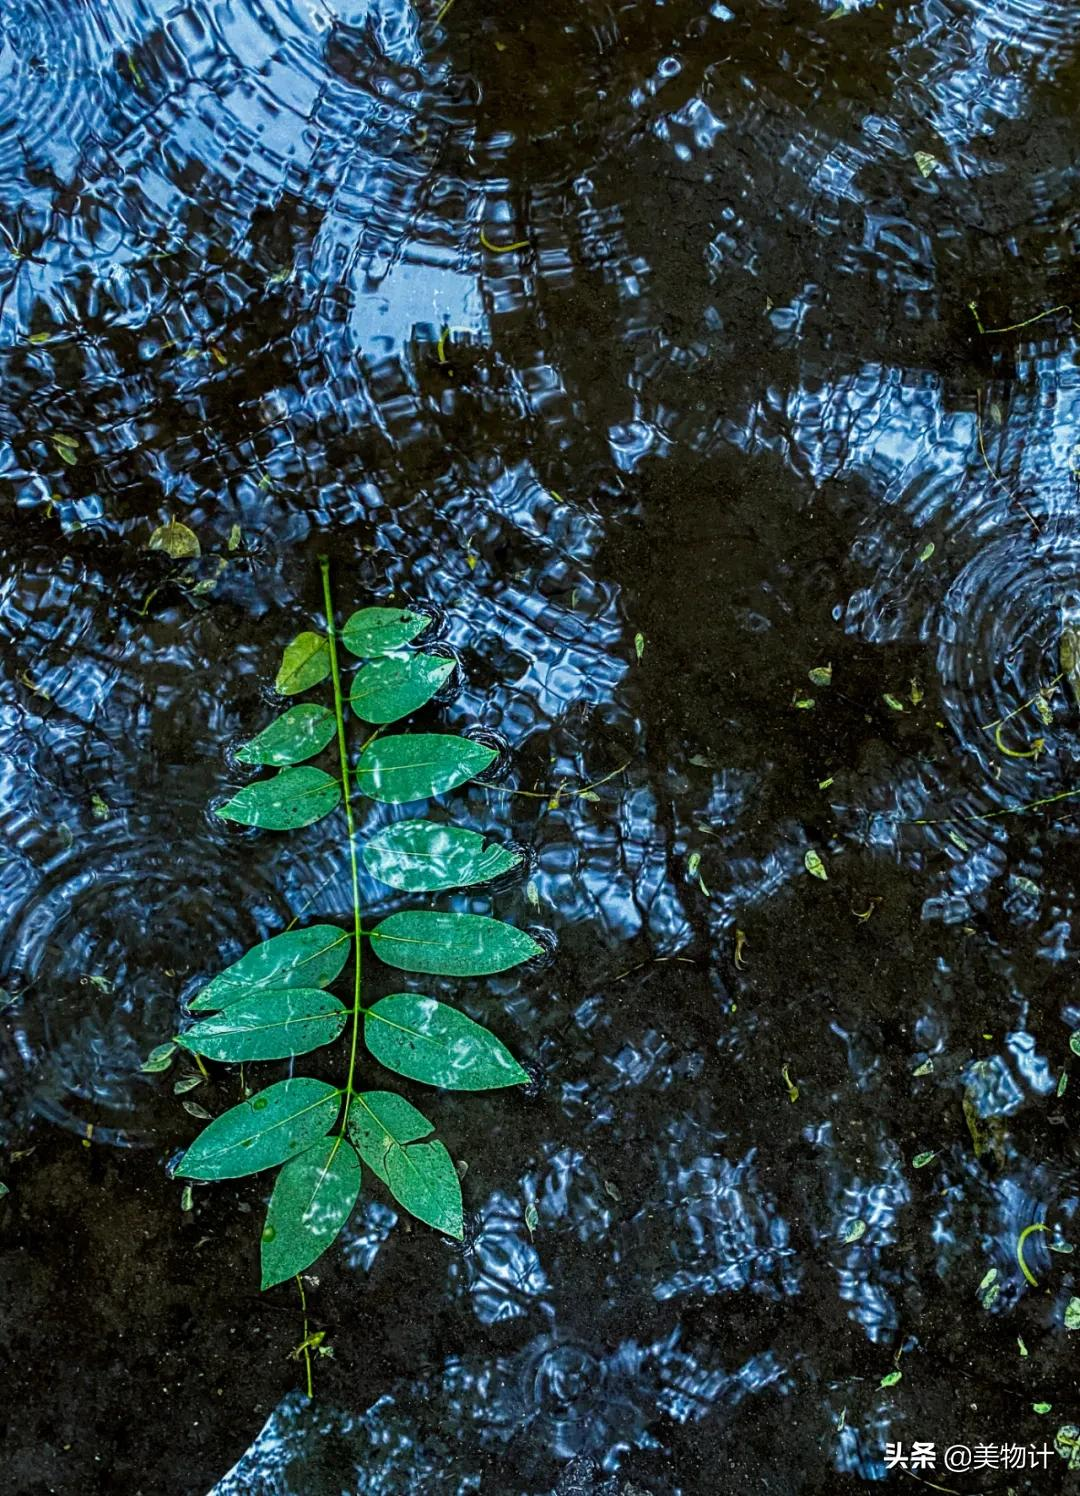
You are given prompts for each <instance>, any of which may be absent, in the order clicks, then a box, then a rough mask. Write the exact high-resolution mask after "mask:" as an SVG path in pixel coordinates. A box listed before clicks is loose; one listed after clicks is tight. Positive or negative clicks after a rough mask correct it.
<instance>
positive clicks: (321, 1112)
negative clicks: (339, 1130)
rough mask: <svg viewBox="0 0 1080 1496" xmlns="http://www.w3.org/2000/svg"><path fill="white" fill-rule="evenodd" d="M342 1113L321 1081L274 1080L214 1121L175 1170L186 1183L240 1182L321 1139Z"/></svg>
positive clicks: (332, 1089)
mask: <svg viewBox="0 0 1080 1496" xmlns="http://www.w3.org/2000/svg"><path fill="white" fill-rule="evenodd" d="M340 1109H341V1092H340V1091H339V1090H338V1088H337V1087H336V1086H330V1085H327V1083H326V1082H325V1081H323V1080H309V1079H307V1078H306V1077H297V1078H296V1079H294V1080H282V1081H278V1083H277V1085H274V1086H268V1087H267V1088H266V1090H265V1091H260V1092H259V1093H258V1095H256V1096H252V1097H251V1099H250V1100H249V1101H242V1102H241V1103H240V1105H239V1106H234V1107H232V1108H231V1109H230V1110H229V1111H227V1112H224V1113H223V1114H222V1115H221V1116H220V1117H215V1118H214V1120H213V1122H211V1123H210V1126H209V1127H207V1128H204V1129H203V1131H202V1132H201V1133H200V1134H199V1136H198V1137H197V1138H196V1139H195V1141H194V1142H193V1143H192V1145H191V1147H190V1148H189V1149H188V1151H187V1152H186V1153H185V1154H184V1157H183V1158H182V1159H181V1161H180V1167H179V1168H178V1169H177V1171H176V1172H177V1174H179V1175H181V1176H182V1177H183V1178H185V1179H240V1178H241V1177H242V1176H243V1175H245V1174H257V1173H258V1172H259V1171H260V1169H272V1168H273V1167H274V1166H275V1164H283V1163H284V1162H285V1160H286V1159H289V1158H294V1157H295V1156H296V1154H298V1153H302V1152H303V1151H304V1149H305V1148H309V1147H310V1146H311V1144H312V1143H314V1142H316V1141H317V1140H318V1139H319V1138H321V1137H325V1136H326V1134H327V1133H328V1132H329V1131H330V1129H331V1127H333V1125H334V1123H335V1122H336V1121H337V1115H338V1112H339V1111H340Z"/></svg>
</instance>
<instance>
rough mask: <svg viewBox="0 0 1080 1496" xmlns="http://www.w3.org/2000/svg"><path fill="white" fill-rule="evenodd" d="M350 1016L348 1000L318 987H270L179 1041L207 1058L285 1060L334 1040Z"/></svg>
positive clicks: (183, 1036)
mask: <svg viewBox="0 0 1080 1496" xmlns="http://www.w3.org/2000/svg"><path fill="white" fill-rule="evenodd" d="M348 1016H349V1014H348V1011H347V1009H346V1008H345V1006H344V1004H343V1003H340V1002H338V1000H337V998H336V997H331V996H330V994H329V992H323V991H321V990H320V989H319V988H318V987H278V988H270V989H269V990H267V991H264V992H253V993H248V994H247V995H246V996H244V997H242V998H241V999H240V1000H239V1001H238V1002H235V1003H233V1004H232V1005H231V1006H230V1007H229V1008H228V1010H227V1011H226V1012H224V1013H219V1014H217V1016H216V1017H214V1018H204V1019H203V1021H202V1023H197V1024H196V1025H195V1027H194V1028H190V1029H188V1031H187V1032H186V1033H184V1034H180V1035H178V1036H177V1040H176V1042H177V1044H179V1045H180V1046H181V1047H182V1048H184V1049H188V1050H190V1051H191V1053H192V1054H201V1055H205V1056H206V1058H207V1059H208V1060H230V1061H234V1062H235V1061H241V1060H286V1059H288V1058H289V1056H290V1055H294V1054H307V1053H308V1051H309V1050H312V1049H318V1048H319V1046H320V1044H329V1043H331V1042H332V1041H333V1040H334V1039H336V1038H337V1036H338V1035H339V1034H340V1033H341V1031H342V1029H343V1028H344V1027H345V1021H346V1019H347V1018H348Z"/></svg>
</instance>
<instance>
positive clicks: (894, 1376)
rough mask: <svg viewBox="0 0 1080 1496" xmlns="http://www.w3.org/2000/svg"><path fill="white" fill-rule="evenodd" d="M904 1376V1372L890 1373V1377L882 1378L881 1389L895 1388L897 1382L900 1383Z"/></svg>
mask: <svg viewBox="0 0 1080 1496" xmlns="http://www.w3.org/2000/svg"><path fill="white" fill-rule="evenodd" d="M903 1375H904V1373H903V1372H902V1371H890V1372H889V1374H888V1376H884V1377H882V1379H881V1381H880V1383H879V1384H878V1385H879V1386H881V1387H895V1386H896V1384H897V1382H899V1381H900V1379H901V1378H902V1377H903Z"/></svg>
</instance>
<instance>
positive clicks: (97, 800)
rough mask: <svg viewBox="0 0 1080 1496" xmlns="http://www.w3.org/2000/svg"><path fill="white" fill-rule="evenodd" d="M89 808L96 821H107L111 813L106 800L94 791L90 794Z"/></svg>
mask: <svg viewBox="0 0 1080 1496" xmlns="http://www.w3.org/2000/svg"><path fill="white" fill-rule="evenodd" d="M90 808H91V811H92V813H93V816H94V819H95V820H98V821H107V820H108V819H109V817H110V816H111V815H112V810H111V808H110V806H109V802H108V800H105V799H103V798H102V796H101V795H98V794H96V793H95V794H93V795H91V796H90Z"/></svg>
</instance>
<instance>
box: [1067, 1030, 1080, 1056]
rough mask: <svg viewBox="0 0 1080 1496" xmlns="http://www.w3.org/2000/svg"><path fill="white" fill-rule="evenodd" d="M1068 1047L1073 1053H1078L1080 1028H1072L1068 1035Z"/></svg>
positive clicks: (1079, 1052)
mask: <svg viewBox="0 0 1080 1496" xmlns="http://www.w3.org/2000/svg"><path fill="white" fill-rule="evenodd" d="M1069 1048H1070V1049H1071V1050H1072V1052H1073V1054H1080V1029H1074V1030H1073V1032H1072V1033H1071V1034H1070V1035H1069Z"/></svg>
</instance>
